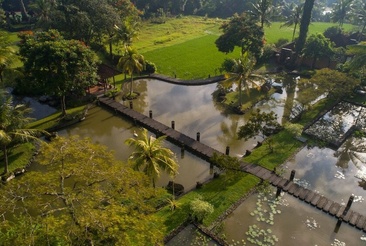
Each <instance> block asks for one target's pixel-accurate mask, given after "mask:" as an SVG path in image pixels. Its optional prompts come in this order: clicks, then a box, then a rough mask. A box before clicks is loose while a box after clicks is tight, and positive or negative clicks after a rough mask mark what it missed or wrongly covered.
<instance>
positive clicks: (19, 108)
mask: <svg viewBox="0 0 366 246" xmlns="http://www.w3.org/2000/svg"><path fill="white" fill-rule="evenodd" d="M0 103H1V104H0V147H1V150H2V151H3V154H4V159H5V163H4V164H5V165H4V173H5V174H6V173H8V171H9V168H8V166H9V162H8V150H9V148H10V147H11V146H14V145H15V144H18V143H23V142H29V141H30V140H32V139H38V138H37V137H36V135H37V134H38V133H40V132H41V131H40V130H37V129H28V128H26V125H27V124H28V123H29V122H30V121H31V120H32V118H29V117H27V115H29V113H30V112H31V111H32V109H31V108H28V107H27V106H26V105H24V104H18V105H13V100H12V97H11V96H9V95H7V94H6V93H5V92H3V91H1V92H0Z"/></svg>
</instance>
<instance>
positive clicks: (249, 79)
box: [221, 52, 263, 108]
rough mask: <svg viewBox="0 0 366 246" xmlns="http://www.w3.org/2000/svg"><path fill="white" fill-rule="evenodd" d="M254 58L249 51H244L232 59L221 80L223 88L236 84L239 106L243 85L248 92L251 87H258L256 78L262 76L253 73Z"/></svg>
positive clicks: (260, 78)
mask: <svg viewBox="0 0 366 246" xmlns="http://www.w3.org/2000/svg"><path fill="white" fill-rule="evenodd" d="M255 63H256V60H255V58H254V56H253V55H252V54H251V53H250V52H244V53H243V54H242V55H241V57H240V58H239V59H232V64H233V65H232V67H231V68H230V69H228V70H227V73H226V74H225V78H226V79H225V80H224V81H222V82H221V85H222V86H223V87H224V88H226V89H227V88H231V87H232V86H233V85H234V84H236V85H237V88H238V91H239V102H238V103H239V108H241V105H242V88H243V87H244V88H245V90H246V92H247V93H248V94H249V90H250V88H251V87H257V88H258V87H259V86H260V85H259V84H258V82H257V81H258V80H262V79H263V77H262V76H259V75H255V74H253V73H252V72H253V69H254V65H255Z"/></svg>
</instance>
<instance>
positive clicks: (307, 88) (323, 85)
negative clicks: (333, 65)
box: [297, 68, 360, 105]
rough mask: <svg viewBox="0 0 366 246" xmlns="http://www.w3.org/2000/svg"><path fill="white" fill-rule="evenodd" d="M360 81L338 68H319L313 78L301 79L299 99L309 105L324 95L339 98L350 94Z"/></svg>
mask: <svg viewBox="0 0 366 246" xmlns="http://www.w3.org/2000/svg"><path fill="white" fill-rule="evenodd" d="M359 83H360V81H359V80H358V79H356V78H353V77H350V76H349V74H345V73H342V72H339V71H336V70H330V69H327V68H325V69H321V70H317V71H316V73H315V75H314V76H312V77H311V79H300V81H299V83H298V88H299V90H300V91H301V93H300V94H299V96H298V98H297V100H298V101H299V102H300V103H302V104H303V105H309V104H310V103H311V102H313V101H314V100H316V99H317V98H318V97H320V96H322V95H327V97H328V98H329V99H334V100H339V99H341V98H343V97H345V96H348V95H350V94H351V93H352V92H353V90H354V88H355V86H357V85H358V84H359Z"/></svg>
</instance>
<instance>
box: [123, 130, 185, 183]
mask: <svg viewBox="0 0 366 246" xmlns="http://www.w3.org/2000/svg"><path fill="white" fill-rule="evenodd" d="M165 138H166V136H161V137H159V138H154V137H152V136H150V137H149V136H148V132H147V130H146V129H143V130H142V132H141V134H140V136H138V137H137V138H129V139H126V141H125V143H126V144H127V145H129V146H133V147H134V148H135V151H134V152H133V153H132V154H131V156H130V158H129V161H130V162H132V165H133V166H134V168H135V169H136V170H142V171H143V172H144V173H145V174H146V175H147V176H148V177H150V178H151V181H152V184H153V187H154V188H155V181H156V179H157V178H159V176H160V170H163V171H165V172H167V173H168V174H169V175H170V176H172V177H174V176H175V175H176V174H177V170H178V163H177V161H176V158H175V156H174V153H173V151H171V150H170V149H168V148H164V147H163V141H164V140H165Z"/></svg>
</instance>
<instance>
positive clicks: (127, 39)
mask: <svg viewBox="0 0 366 246" xmlns="http://www.w3.org/2000/svg"><path fill="white" fill-rule="evenodd" d="M138 24H139V23H138V22H137V21H134V22H132V23H129V22H127V21H125V22H124V24H123V25H122V27H120V26H118V25H117V24H115V25H114V27H113V30H112V31H111V32H110V34H109V55H110V57H113V47H112V45H113V43H115V44H117V45H118V44H119V43H120V42H122V44H123V46H126V45H127V46H131V44H132V40H133V39H134V38H136V36H137V33H138V31H139V27H138Z"/></svg>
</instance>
